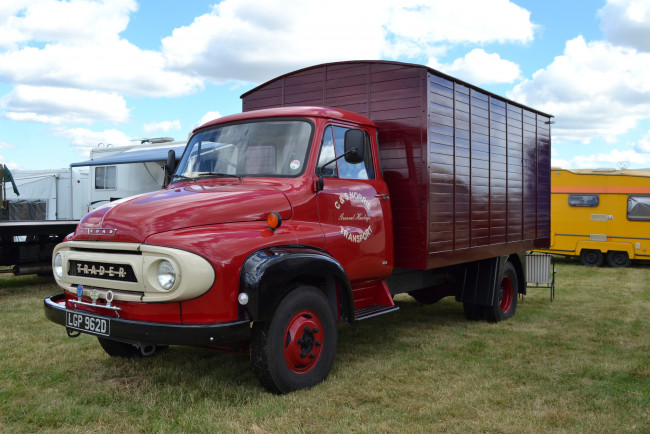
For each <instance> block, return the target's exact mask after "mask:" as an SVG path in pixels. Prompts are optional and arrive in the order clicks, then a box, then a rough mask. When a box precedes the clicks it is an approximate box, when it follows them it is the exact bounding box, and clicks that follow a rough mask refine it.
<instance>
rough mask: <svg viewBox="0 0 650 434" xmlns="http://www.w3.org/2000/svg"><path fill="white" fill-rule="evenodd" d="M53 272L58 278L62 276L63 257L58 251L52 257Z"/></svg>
mask: <svg viewBox="0 0 650 434" xmlns="http://www.w3.org/2000/svg"><path fill="white" fill-rule="evenodd" d="M54 274H55V275H56V277H58V278H61V277H62V276H63V257H62V256H61V254H60V253H57V254H56V256H55V257H54Z"/></svg>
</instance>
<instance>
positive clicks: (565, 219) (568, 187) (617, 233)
mask: <svg viewBox="0 0 650 434" xmlns="http://www.w3.org/2000/svg"><path fill="white" fill-rule="evenodd" d="M649 240H650V171H648V170H614V169H600V170H598V169H596V170H591V169H584V170H563V169H552V175H551V241H550V246H549V247H548V248H547V249H543V250H540V251H542V252H546V253H552V254H556V255H564V256H577V257H579V258H580V262H581V263H582V264H583V265H586V266H590V267H598V266H600V265H602V264H603V263H604V262H605V260H607V263H608V264H609V266H610V267H628V266H630V264H631V263H632V260H634V259H650V243H649V242H648V241H649Z"/></svg>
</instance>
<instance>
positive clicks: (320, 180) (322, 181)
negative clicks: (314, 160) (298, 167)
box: [316, 148, 357, 193]
mask: <svg viewBox="0 0 650 434" xmlns="http://www.w3.org/2000/svg"><path fill="white" fill-rule="evenodd" d="M356 153H357V148H354V149H350V150H349V151H348V152H344V153H342V154H341V155H339V156H338V157H336V158H335V159H333V160H330V161H328V162H327V163H325V164H323V165H322V166H321V167H319V168H318V183H317V184H316V193H318V192H319V191H322V190H323V187H324V186H325V178H323V169H324V168H326V167H327V166H329V165H330V164H332V163H333V162H335V161H336V160H339V159H341V158H343V157H345V156H347V155H350V154H356Z"/></svg>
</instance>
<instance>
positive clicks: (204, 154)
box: [45, 107, 397, 392]
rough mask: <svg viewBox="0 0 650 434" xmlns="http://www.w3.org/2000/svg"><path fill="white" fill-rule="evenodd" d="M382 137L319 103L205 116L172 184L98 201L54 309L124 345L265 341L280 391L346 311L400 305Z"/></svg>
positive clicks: (59, 268) (327, 345)
mask: <svg viewBox="0 0 650 434" xmlns="http://www.w3.org/2000/svg"><path fill="white" fill-rule="evenodd" d="M376 137H377V131H376V127H375V125H374V123H373V122H372V121H370V120H369V119H367V118H365V117H363V116H360V115H357V114H354V113H351V112H347V111H344V110H335V109H329V108H318V107H298V108H278V109H266V110H259V111H254V112H248V113H243V114H238V115H233V116H228V117H224V118H221V119H218V120H215V121H212V122H210V123H208V124H206V125H203V126H201V127H200V128H198V129H197V130H195V131H194V133H193V135H192V137H191V139H190V141H189V142H188V145H187V148H186V149H185V151H184V153H183V156H182V158H181V160H180V162H179V164H178V167H177V168H176V171H175V173H174V174H173V176H172V177H171V182H170V183H169V185H168V186H167V187H166V188H165V189H163V190H161V191H158V192H153V193H149V194H142V195H138V196H134V197H131V198H128V199H124V200H118V201H115V202H111V203H110V204H107V205H105V206H103V207H101V208H99V209H97V210H95V211H93V212H91V213H89V214H88V215H86V216H85V217H84V218H83V220H82V221H81V222H80V224H79V225H78V227H77V229H76V231H75V232H74V233H73V234H70V235H69V236H68V237H67V238H66V239H65V242H63V243H61V244H60V245H58V246H57V247H56V249H55V251H54V254H53V270H54V275H55V278H56V281H57V283H58V284H59V286H61V287H62V288H63V290H64V292H63V293H62V294H60V295H56V296H53V297H50V298H48V299H46V300H45V312H46V315H47V317H48V318H49V319H51V320H52V321H54V322H56V323H59V324H61V325H64V326H65V327H66V329H67V331H68V334H69V335H71V336H74V335H78V334H79V333H87V334H91V335H96V336H97V337H98V339H99V342H100V344H101V346H102V347H103V348H104V350H105V351H106V352H107V353H108V354H110V355H112V356H130V355H134V354H137V353H141V354H143V355H149V354H152V353H153V352H154V351H155V349H156V347H158V346H161V345H197V346H219V345H223V344H228V343H233V342H239V341H245V340H249V339H250V343H251V361H252V365H253V370H254V371H255V373H256V374H257V376H258V378H259V379H260V381H261V382H262V384H263V385H265V386H266V387H267V388H268V389H270V390H272V391H276V392H287V391H290V390H294V389H297V388H302V387H307V386H311V385H313V384H316V383H317V382H320V381H322V380H323V379H324V378H325V377H326V376H327V373H328V372H329V370H330V367H331V365H332V362H333V360H334V354H335V349H336V341H337V326H336V324H337V322H353V321H355V320H358V319H362V318H365V317H370V316H374V315H377V314H381V313H385V312H390V311H393V310H396V309H397V308H396V307H395V306H394V303H393V301H392V297H391V295H390V293H389V291H388V288H387V286H386V283H385V279H386V278H387V277H388V276H390V275H391V272H392V271H393V259H394V258H393V244H392V243H393V236H392V230H393V225H392V220H391V209H390V197H389V192H388V187H387V185H386V183H385V182H384V180H383V179H382V173H381V169H380V165H379V159H378V154H377V143H376ZM170 161H173V160H171V159H170Z"/></svg>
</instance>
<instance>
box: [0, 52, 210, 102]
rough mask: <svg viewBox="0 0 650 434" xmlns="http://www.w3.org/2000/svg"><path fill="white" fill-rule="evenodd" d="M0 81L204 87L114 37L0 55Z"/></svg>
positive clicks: (136, 89) (176, 90)
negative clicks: (100, 40)
mask: <svg viewBox="0 0 650 434" xmlns="http://www.w3.org/2000/svg"><path fill="white" fill-rule="evenodd" d="M0 79H3V80H4V81H6V82H8V83H22V84H28V85H34V86H43V85H44V86H57V87H75V88H79V89H94V90H102V91H107V92H111V91H116V92H120V93H124V94H127V95H137V96H149V97H160V96H166V97H174V96H182V95H187V94H191V93H193V92H196V91H197V90H200V89H202V88H203V82H202V80H201V79H200V78H196V77H192V76H190V75H188V74H185V73H182V72H178V71H170V70H168V69H167V67H166V64H165V60H164V59H163V57H162V55H161V54H160V53H158V52H155V51H150V50H141V49H139V48H138V47H136V46H135V45H133V44H131V43H130V42H128V41H125V40H116V39H109V40H106V41H102V42H94V43H89V42H88V41H82V42H80V43H79V44H74V45H72V44H48V45H46V46H45V47H44V48H42V49H39V48H34V47H25V48H22V49H20V50H11V51H7V52H5V53H1V54H0Z"/></svg>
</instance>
